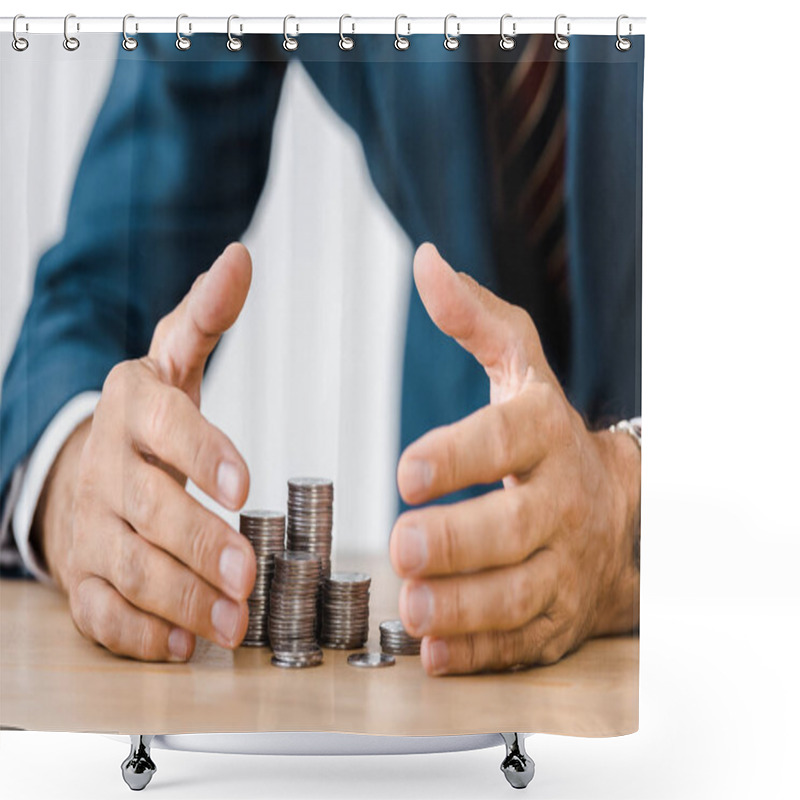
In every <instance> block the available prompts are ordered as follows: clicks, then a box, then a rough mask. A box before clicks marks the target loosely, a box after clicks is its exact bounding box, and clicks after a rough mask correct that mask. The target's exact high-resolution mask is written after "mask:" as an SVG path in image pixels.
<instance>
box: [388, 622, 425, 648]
mask: <svg viewBox="0 0 800 800" xmlns="http://www.w3.org/2000/svg"><path fill="white" fill-rule="evenodd" d="M380 631H381V650H382V651H383V652H384V653H391V654H392V655H395V656H418V655H419V648H420V643H421V641H422V640H421V639H415V638H414V637H413V636H411V635H410V634H408V633H406V629H405V628H404V627H403V623H402V622H401V621H400V620H399V619H389V620H386V621H385V622H381V624H380Z"/></svg>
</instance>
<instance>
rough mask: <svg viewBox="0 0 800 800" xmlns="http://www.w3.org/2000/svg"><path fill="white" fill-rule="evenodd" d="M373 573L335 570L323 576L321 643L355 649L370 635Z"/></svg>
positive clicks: (324, 645)
mask: <svg viewBox="0 0 800 800" xmlns="http://www.w3.org/2000/svg"><path fill="white" fill-rule="evenodd" d="M369 585H370V577H369V575H367V574H366V573H364V572H334V573H332V574H331V576H330V577H327V578H323V579H322V602H321V604H320V605H321V609H322V625H321V629H320V631H321V633H320V637H321V644H322V646H323V647H333V648H336V649H337V650H356V649H358V648H359V647H363V646H364V645H365V644H366V642H367V639H368V638H369Z"/></svg>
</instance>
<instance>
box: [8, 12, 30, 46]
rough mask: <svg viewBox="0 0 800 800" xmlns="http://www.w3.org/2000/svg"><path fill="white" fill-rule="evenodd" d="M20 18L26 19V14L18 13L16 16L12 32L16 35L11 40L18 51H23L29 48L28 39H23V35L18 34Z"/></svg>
mask: <svg viewBox="0 0 800 800" xmlns="http://www.w3.org/2000/svg"><path fill="white" fill-rule="evenodd" d="M18 19H25V15H24V14H17V16H16V17H14V22H13V23H12V24H11V34H12V36H13V37H14V38H13V39H12V40H11V46H12V47H13V48H14V49H15V50H16V51H17V52H18V53H22V52H23V51H24V50H27V49H28V40H27V39H23V38H22V37H21V36H19V35H18V34H17V20H18Z"/></svg>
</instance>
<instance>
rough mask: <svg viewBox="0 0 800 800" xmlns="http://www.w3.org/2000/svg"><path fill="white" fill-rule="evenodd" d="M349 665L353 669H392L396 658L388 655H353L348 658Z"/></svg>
mask: <svg viewBox="0 0 800 800" xmlns="http://www.w3.org/2000/svg"><path fill="white" fill-rule="evenodd" d="M347 663H348V664H350V665H351V666H353V667H368V668H373V669H374V668H376V667H391V666H392V665H393V664H394V663H395V660H394V656H390V655H386V653H353V654H352V655H349V656H347Z"/></svg>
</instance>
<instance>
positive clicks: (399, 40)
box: [394, 14, 411, 50]
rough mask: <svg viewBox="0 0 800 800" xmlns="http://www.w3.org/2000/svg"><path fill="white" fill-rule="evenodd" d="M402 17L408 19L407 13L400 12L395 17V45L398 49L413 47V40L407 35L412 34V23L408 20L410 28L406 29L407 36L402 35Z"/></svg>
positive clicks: (407, 24) (407, 25)
mask: <svg viewBox="0 0 800 800" xmlns="http://www.w3.org/2000/svg"><path fill="white" fill-rule="evenodd" d="M401 19H408V17H407V16H406V15H405V14H398V15H397V16H396V17H395V18H394V46H395V49H396V50H408V48H409V47H411V42H410V41H409V40H408V39H407V38H406V37H407V36H411V23H410V22H407V23H406V27H407V28H408V30H407V31H406V35H405V36H401V35H400V20H401Z"/></svg>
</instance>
